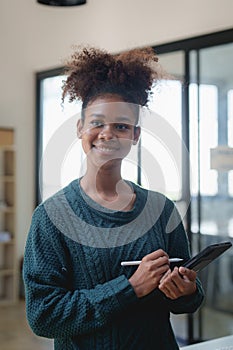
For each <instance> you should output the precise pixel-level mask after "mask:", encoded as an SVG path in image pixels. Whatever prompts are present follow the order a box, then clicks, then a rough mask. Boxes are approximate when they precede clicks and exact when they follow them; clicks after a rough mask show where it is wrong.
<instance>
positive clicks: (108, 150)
mask: <svg viewBox="0 0 233 350" xmlns="http://www.w3.org/2000/svg"><path fill="white" fill-rule="evenodd" d="M93 148H94V149H96V150H97V151H98V152H100V153H106V154H110V153H114V152H116V151H118V150H119V148H118V147H111V146H109V145H102V144H101V145H93Z"/></svg>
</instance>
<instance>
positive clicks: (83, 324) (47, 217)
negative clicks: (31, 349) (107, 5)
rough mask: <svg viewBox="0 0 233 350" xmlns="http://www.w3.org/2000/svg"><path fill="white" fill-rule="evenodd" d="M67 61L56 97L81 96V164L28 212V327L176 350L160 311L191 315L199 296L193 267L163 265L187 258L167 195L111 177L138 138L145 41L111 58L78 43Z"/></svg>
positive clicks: (67, 337)
mask: <svg viewBox="0 0 233 350" xmlns="http://www.w3.org/2000/svg"><path fill="white" fill-rule="evenodd" d="M67 66H68V72H67V74H68V77H67V80H66V81H65V82H64V86H63V99H64V98H65V96H67V95H69V97H70V101H73V100H76V99H81V100H82V103H83V105H82V117H81V119H80V120H79V121H78V124H77V133H78V137H79V138H80V139H81V142H82V147H83V150H84V152H85V153H86V158H87V169H86V173H85V174H84V176H83V177H81V178H79V179H77V180H75V181H73V182H72V183H71V184H70V185H68V186H67V187H66V188H64V189H63V190H61V191H60V192H58V193H57V194H55V195H54V196H52V197H51V198H49V199H48V200H46V201H45V202H44V203H42V204H41V205H39V206H38V207H37V208H36V210H35V212H34V214H33V218H32V223H31V228H30V232H29V235H28V239H27V244H26V249H25V259H24V281H25V290H26V305H27V317H28V321H29V324H30V326H31V328H32V330H33V331H34V332H35V333H36V334H37V335H40V336H43V337H48V338H54V339H55V341H54V348H55V349H59V350H70V349H83V350H84V349H85V350H86V349H89V350H94V349H100V350H105V349H106V350H110V349H114V350H123V349H125V350H130V349H132V350H142V349H145V350H150V349H151V350H152V349H159V350H163V349H164V350H165V349H167V350H173V349H178V345H177V343H176V339H175V337H174V334H173V331H172V328H171V324H170V321H169V314H170V312H173V313H188V312H194V311H195V310H196V309H197V308H198V307H199V306H200V304H201V302H202V300H203V292H202V288H201V285H200V282H199V280H198V279H197V278H196V273H195V272H194V271H191V270H188V269H184V268H182V267H180V268H178V267H176V268H174V269H173V270H171V269H170V265H169V258H170V257H180V258H183V259H187V258H188V257H189V245H188V240H187V237H186V233H185V231H184V228H183V225H182V222H181V220H180V217H179V215H178V213H177V210H176V208H175V207H174V204H173V203H172V202H171V201H170V200H168V199H167V198H166V197H165V196H163V195H162V194H159V193H157V192H153V191H148V190H145V189H143V188H141V187H139V186H137V185H136V184H134V183H132V182H130V181H125V180H124V179H123V178H122V176H121V164H122V160H123V159H124V158H125V157H126V155H127V154H128V153H129V151H130V149H131V147H132V145H134V144H136V143H137V142H138V139H139V136H140V126H139V125H138V122H139V110H140V106H145V105H146V104H147V101H148V98H149V95H150V91H151V87H152V84H154V82H156V81H158V80H159V79H160V77H161V72H160V70H159V68H158V65H157V57H156V55H155V53H154V51H153V50H152V49H149V48H147V49H142V50H131V51H128V52H126V53H123V54H121V55H118V56H113V55H111V54H109V53H106V52H105V51H101V50H98V49H94V48H84V49H81V48H80V49H78V50H77V51H76V52H75V53H74V54H73V55H72V57H71V59H70V61H69V62H68V64H67ZM168 225H170V227H172V229H171V230H167V227H168ZM123 260H141V263H140V265H139V266H127V267H125V266H121V262H122V261H123Z"/></svg>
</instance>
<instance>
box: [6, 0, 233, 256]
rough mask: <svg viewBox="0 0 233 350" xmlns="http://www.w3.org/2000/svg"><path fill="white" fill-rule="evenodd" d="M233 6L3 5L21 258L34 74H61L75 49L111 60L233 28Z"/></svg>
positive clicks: (27, 1) (142, 2)
mask: <svg viewBox="0 0 233 350" xmlns="http://www.w3.org/2000/svg"><path fill="white" fill-rule="evenodd" d="M232 13H233V1H232V0H221V1H219V0H205V1H203V0H196V1H190V0H176V1H173V0H163V1H156V0H87V4H86V5H83V6H78V7H70V8H64V7H61V8H58V7H48V6H44V5H39V4H37V3H36V0H10V1H5V0H1V1H0V39H1V41H0V45H1V54H0V69H1V72H0V73H1V74H0V77H1V94H0V106H1V107H0V108H1V109H0V126H5V127H14V128H15V130H16V146H17V186H18V187H17V205H18V216H17V227H18V237H19V240H18V243H19V244H18V254H19V255H22V254H23V250H24V244H25V238H26V235H27V231H28V228H29V225H30V220H31V214H32V210H33V208H34V184H35V180H34V178H35V172H34V156H35V147H34V146H35V75H34V74H35V72H38V71H41V70H46V69H49V68H53V67H57V66H61V65H62V64H63V61H62V60H63V59H64V58H66V57H67V55H69V54H70V52H71V46H72V45H73V44H80V43H84V44H92V45H96V46H99V47H101V48H106V49H108V50H110V51H113V52H118V51H122V50H124V49H127V48H131V47H136V46H145V45H156V44H160V43H165V42H170V41H173V40H179V39H182V38H186V37H192V36H196V35H200V34H206V33H211V32H215V31H220V30H224V29H228V28H231V27H232V26H233V18H232Z"/></svg>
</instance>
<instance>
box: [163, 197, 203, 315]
mask: <svg viewBox="0 0 233 350" xmlns="http://www.w3.org/2000/svg"><path fill="white" fill-rule="evenodd" d="M166 204H167V208H166V215H165V217H166V230H165V235H166V242H167V252H168V255H169V256H170V257H179V258H183V259H184V260H188V259H189V258H190V244H189V240H188V237H187V234H186V232H185V229H184V226H183V223H182V219H181V217H180V215H179V213H178V210H177V208H176V206H175V205H174V203H173V202H171V201H169V200H167V203H166ZM196 286H197V289H196V292H195V293H194V294H192V295H188V296H183V297H180V298H178V299H175V300H171V299H169V298H166V297H165V299H166V301H167V305H168V308H169V310H170V311H171V312H172V313H174V314H180V313H193V312H195V311H196V310H197V309H198V308H199V307H200V305H201V304H202V302H203V299H204V291H203V288H202V285H201V282H200V280H199V279H198V278H197V279H196Z"/></svg>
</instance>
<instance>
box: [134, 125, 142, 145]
mask: <svg viewBox="0 0 233 350" xmlns="http://www.w3.org/2000/svg"><path fill="white" fill-rule="evenodd" d="M140 135H141V128H140V126H135V127H134V138H133V145H136V144H137V143H138V140H139V137H140Z"/></svg>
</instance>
